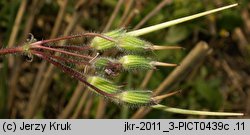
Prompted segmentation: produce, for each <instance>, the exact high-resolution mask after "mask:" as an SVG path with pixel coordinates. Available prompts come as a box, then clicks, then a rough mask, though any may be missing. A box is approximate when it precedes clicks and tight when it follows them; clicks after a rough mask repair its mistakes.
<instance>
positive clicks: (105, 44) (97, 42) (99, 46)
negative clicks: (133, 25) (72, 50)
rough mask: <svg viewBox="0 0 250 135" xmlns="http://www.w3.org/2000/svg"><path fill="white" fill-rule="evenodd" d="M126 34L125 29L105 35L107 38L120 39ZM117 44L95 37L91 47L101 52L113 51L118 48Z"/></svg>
mask: <svg viewBox="0 0 250 135" xmlns="http://www.w3.org/2000/svg"><path fill="white" fill-rule="evenodd" d="M125 33H126V31H125V30H124V29H118V30H114V31H111V32H108V33H104V35H105V36H108V37H111V38H113V39H115V40H116V39H118V38H119V37H121V36H122V35H124V34H125ZM116 44H117V43H116V42H113V41H109V40H107V39H103V38H100V37H95V38H94V39H93V40H92V41H91V43H90V46H91V47H92V48H95V49H96V50H99V51H103V50H107V49H111V48H114V47H116Z"/></svg>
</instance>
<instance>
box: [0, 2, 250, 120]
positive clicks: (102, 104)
mask: <svg viewBox="0 0 250 135" xmlns="http://www.w3.org/2000/svg"><path fill="white" fill-rule="evenodd" d="M236 2H238V3H239V6H237V7H235V8H232V9H228V10H225V11H222V12H219V13H216V14H212V15H208V16H205V17H202V18H199V19H195V20H192V21H189V22H185V23H182V24H178V25H176V26H173V27H170V28H167V29H164V30H159V31H157V32H153V33H150V34H147V35H144V36H142V37H141V38H143V39H145V40H147V41H149V42H151V43H153V44H156V45H179V46H182V47H184V48H185V50H184V51H183V50H167V51H156V52H154V57H155V59H157V60H159V61H163V62H170V63H180V62H181V61H182V60H183V59H184V58H185V57H186V56H187V55H188V54H189V52H191V50H192V49H193V48H194V47H195V45H196V44H197V43H199V42H200V41H205V42H206V43H207V44H208V45H209V46H210V47H211V48H212V49H213V51H212V52H211V53H210V54H209V55H207V56H206V57H205V58H204V59H203V60H201V61H199V62H198V63H196V64H194V65H192V69H191V70H190V71H188V72H187V73H186V74H183V77H184V78H183V79H181V80H178V79H177V81H176V83H173V84H172V85H171V87H170V88H165V89H166V90H165V91H164V92H163V93H167V92H170V91H174V90H179V89H182V90H183V91H182V93H181V94H177V95H175V96H172V97H169V98H167V99H165V100H163V101H162V102H161V104H164V105H168V106H171V107H176V108H185V109H194V110H206V111H223V112H243V113H245V116H244V117H246V118H249V116H250V87H249V86H250V51H249V49H250V47H249V46H250V45H249V42H250V38H249V37H250V12H249V11H250V1H248V0H238V1H237V0H154V1H152V0H138V1H137V0H70V1H69V0H1V1H0V46H1V48H5V47H8V46H18V45H22V44H23V43H24V42H25V40H26V38H27V36H28V33H32V34H33V35H34V36H35V38H37V39H38V40H42V39H50V38H55V37H58V36H62V35H70V34H75V33H81V32H86V31H90V32H99V33H101V32H103V31H109V30H113V29H118V28H122V27H124V28H126V29H128V31H131V30H133V29H139V28H143V27H147V26H151V25H155V24H158V23H162V22H165V21H169V20H173V19H177V18H180V17H184V16H188V15H192V14H195V13H199V12H203V11H207V10H211V9H215V8H218V7H221V6H225V5H229V4H233V3H236ZM119 4H120V5H119ZM115 9H117V11H116V10H115ZM22 10H23V14H22ZM112 15H113V17H114V18H113V19H112ZM88 42H89V41H81V40H76V41H74V42H73V43H71V44H77V45H83V44H88ZM10 57H11V56H9V55H7V56H3V57H2V56H1V57H0V99H1V102H0V118H215V117H212V116H210V117H205V116H191V115H180V114H173V113H168V112H164V111H162V110H151V111H149V112H148V113H147V114H145V115H139V116H135V113H136V112H137V110H138V109H137V108H129V107H125V106H122V105H117V104H115V103H113V102H110V101H108V100H107V99H103V98H101V97H99V96H97V95H95V94H93V93H90V92H87V90H86V88H85V87H84V86H82V84H81V83H78V82H77V80H74V79H72V78H71V77H69V76H67V75H66V74H64V73H62V72H61V71H60V70H58V69H53V72H51V74H46V73H47V72H50V71H49V69H48V68H49V65H50V64H47V63H44V62H43V61H42V60H41V59H37V58H35V59H34V60H33V62H31V63H29V62H26V61H25V58H24V56H22V55H15V56H14V57H12V58H13V59H11V58H10ZM10 61H12V62H13V61H14V62H13V63H11V62H10ZM41 67H44V70H41ZM173 70H174V68H165V67H164V68H162V67H160V68H158V69H157V70H155V71H153V73H152V76H151V77H150V80H149V82H148V83H147V85H146V86H141V83H142V82H143V80H144V78H145V75H146V72H145V71H142V72H141V71H135V72H132V73H127V72H125V73H123V74H122V75H120V76H119V77H118V78H115V79H114V80H116V81H117V82H118V83H119V84H121V85H122V84H126V86H125V87H130V88H133V89H138V88H140V87H144V89H148V90H154V89H156V88H157V87H158V86H160V85H161V83H162V82H163V80H164V79H165V78H167V77H168V75H169V74H170V73H171V72H172V71H173ZM39 71H41V73H39ZM38 77H41V78H40V79H39V78H38ZM180 78H181V76H180ZM43 83H45V84H43ZM42 85H44V88H41V86H42ZM137 113H138V112H137Z"/></svg>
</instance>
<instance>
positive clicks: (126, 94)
mask: <svg viewBox="0 0 250 135" xmlns="http://www.w3.org/2000/svg"><path fill="white" fill-rule="evenodd" d="M151 95H152V91H144V90H128V91H123V92H121V93H119V94H117V98H118V99H119V100H120V101H121V102H123V103H125V104H127V105H136V106H146V105H152V104H154V103H155V102H154V100H153V98H152V96H151Z"/></svg>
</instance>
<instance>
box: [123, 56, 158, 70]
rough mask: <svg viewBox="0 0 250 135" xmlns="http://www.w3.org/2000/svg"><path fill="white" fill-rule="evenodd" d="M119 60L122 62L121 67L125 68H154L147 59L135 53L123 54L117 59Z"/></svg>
mask: <svg viewBox="0 0 250 135" xmlns="http://www.w3.org/2000/svg"><path fill="white" fill-rule="evenodd" d="M119 62H120V63H121V64H122V67H123V68H124V69H125V70H133V69H145V70H149V69H153V68H154V66H153V65H152V64H151V61H150V60H149V59H146V58H144V57H141V56H137V55H125V56H123V57H122V58H120V59H119Z"/></svg>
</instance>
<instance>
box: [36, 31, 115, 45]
mask: <svg viewBox="0 0 250 135" xmlns="http://www.w3.org/2000/svg"><path fill="white" fill-rule="evenodd" d="M83 36H91V37H100V38H103V39H106V40H109V41H112V42H115V40H114V39H113V38H111V37H108V36H105V35H103V34H98V33H83V34H78V35H71V36H65V37H59V38H54V39H48V40H43V41H38V42H35V43H33V44H46V43H49V42H56V41H60V40H67V39H73V38H78V37H83Z"/></svg>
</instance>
